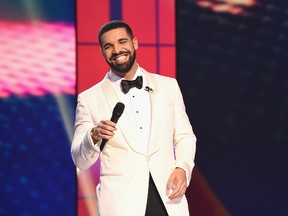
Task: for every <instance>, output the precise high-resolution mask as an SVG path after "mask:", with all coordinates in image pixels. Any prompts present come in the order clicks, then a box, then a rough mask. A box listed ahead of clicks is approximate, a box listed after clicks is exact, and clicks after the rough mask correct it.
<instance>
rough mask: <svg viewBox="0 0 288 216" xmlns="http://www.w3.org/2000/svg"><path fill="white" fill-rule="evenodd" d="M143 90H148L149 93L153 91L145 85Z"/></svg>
mask: <svg viewBox="0 0 288 216" xmlns="http://www.w3.org/2000/svg"><path fill="white" fill-rule="evenodd" d="M145 91H147V92H149V93H152V92H153V89H152V88H150V87H149V86H145Z"/></svg>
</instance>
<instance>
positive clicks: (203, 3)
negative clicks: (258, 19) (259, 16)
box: [195, 0, 256, 15]
mask: <svg viewBox="0 0 288 216" xmlns="http://www.w3.org/2000/svg"><path fill="white" fill-rule="evenodd" d="M195 2H196V4H197V5H198V6H199V7H203V8H210V9H212V10H213V11H215V12H217V13H230V14H233V15H240V14H245V13H246V8H248V7H253V6H255V5H256V0H218V1H214V0H195Z"/></svg>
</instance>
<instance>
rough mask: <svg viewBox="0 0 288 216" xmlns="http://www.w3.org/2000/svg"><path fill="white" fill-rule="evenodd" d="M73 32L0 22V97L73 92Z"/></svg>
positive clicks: (57, 27)
mask: <svg viewBox="0 0 288 216" xmlns="http://www.w3.org/2000/svg"><path fill="white" fill-rule="evenodd" d="M74 34H75V30H74V27H73V26H71V25H66V24H63V23H38V24H35V23H34V24H32V23H12V22H4V21H0V98H6V97H9V96H12V95H16V96H19V97H23V96H29V95H32V96H42V95H45V94H61V93H64V94H74V93H75V79H76V75H75V35H74Z"/></svg>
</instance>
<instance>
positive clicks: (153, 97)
mask: <svg viewBox="0 0 288 216" xmlns="http://www.w3.org/2000/svg"><path fill="white" fill-rule="evenodd" d="M142 70H143V72H144V73H145V77H146V79H147V82H148V86H149V87H150V88H152V89H153V92H151V93H150V104H151V128H150V139H149V148H148V155H151V154H154V153H155V152H156V151H158V150H159V142H158V141H157V140H156V137H157V127H158V126H157V125H158V124H157V122H159V120H158V119H157V116H156V114H155V113H156V109H157V102H158V100H161V98H160V97H158V86H157V83H156V80H155V78H154V77H153V76H152V74H150V73H148V72H147V71H145V70H144V69H142Z"/></svg>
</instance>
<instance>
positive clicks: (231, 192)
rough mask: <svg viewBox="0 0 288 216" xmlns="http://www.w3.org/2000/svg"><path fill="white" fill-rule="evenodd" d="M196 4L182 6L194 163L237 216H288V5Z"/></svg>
mask: <svg viewBox="0 0 288 216" xmlns="http://www.w3.org/2000/svg"><path fill="white" fill-rule="evenodd" d="M211 2H213V1H211ZM214 2H217V1H214ZM195 3H196V1H188V0H186V1H176V5H177V13H176V15H177V63H178V64H177V69H178V70H177V79H178V81H179V83H180V86H181V89H182V91H183V96H184V99H185V103H186V108H187V111H188V114H189V117H190V120H191V122H192V125H193V128H194V131H195V133H196V135H197V137H198V142H197V155H196V165H197V167H198V168H199V170H200V172H201V173H202V174H203V176H204V177H205V179H206V180H207V182H208V183H209V185H210V186H211V188H212V189H213V190H214V192H215V194H216V196H217V197H218V199H219V200H220V201H221V202H222V203H223V204H224V206H225V207H226V208H227V209H228V210H229V211H230V212H231V214H232V215H245V216H248V215H249V216H250V215H251V216H252V215H253V216H254V215H259V216H264V215H265V216H266V215H267V216H268V215H269V216H280V215H281V216H282V215H283V216H284V215H288V187H287V182H288V170H287V165H288V157H287V156H288V146H287V144H288V140H287V133H288V130H287V129H288V123H287V122H288V121H287V120H288V112H287V107H288V79H287V78H288V74H287V57H288V52H287V39H288V38H287V36H288V35H287V30H288V17H287V15H288V3H287V1H272V0H271V1H267V0H261V1H258V4H257V5H255V6H254V7H250V8H244V9H245V14H243V15H233V14H230V13H228V12H226V13H225V12H223V13H219V12H218V13H217V12H214V11H213V10H212V9H210V8H201V7H199V6H197V5H196V4H195Z"/></svg>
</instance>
